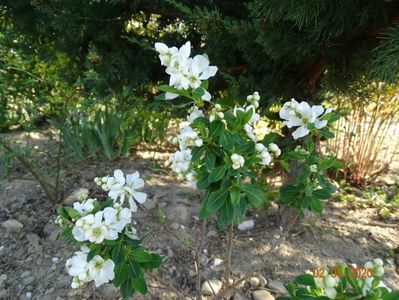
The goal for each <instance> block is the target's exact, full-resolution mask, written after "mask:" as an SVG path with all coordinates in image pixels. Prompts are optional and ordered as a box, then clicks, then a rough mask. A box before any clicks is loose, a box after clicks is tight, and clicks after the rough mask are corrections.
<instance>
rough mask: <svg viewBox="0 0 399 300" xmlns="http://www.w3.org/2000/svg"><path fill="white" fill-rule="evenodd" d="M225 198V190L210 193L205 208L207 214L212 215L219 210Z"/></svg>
mask: <svg viewBox="0 0 399 300" xmlns="http://www.w3.org/2000/svg"><path fill="white" fill-rule="evenodd" d="M226 198H227V189H223V190H217V191H215V192H212V193H211V194H210V196H209V198H208V202H207V206H206V207H207V210H208V212H210V213H213V212H215V211H217V210H219V209H220V208H221V207H222V206H223V204H224V203H225V201H226Z"/></svg>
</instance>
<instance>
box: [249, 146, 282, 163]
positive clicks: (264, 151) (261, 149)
mask: <svg viewBox="0 0 399 300" xmlns="http://www.w3.org/2000/svg"><path fill="white" fill-rule="evenodd" d="M255 150H256V152H257V155H256V157H258V158H259V159H261V161H260V162H259V164H261V165H263V166H267V165H269V164H270V163H271V161H272V156H271V155H270V153H269V151H270V152H272V154H273V155H274V156H275V157H278V156H280V154H281V150H280V148H279V147H278V146H277V145H276V144H274V143H270V144H269V147H268V148H266V146H265V145H263V144H261V143H257V144H256V145H255Z"/></svg>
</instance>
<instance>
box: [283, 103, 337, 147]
mask: <svg viewBox="0 0 399 300" xmlns="http://www.w3.org/2000/svg"><path fill="white" fill-rule="evenodd" d="M331 111H332V109H331V108H328V109H326V110H324V108H323V106H321V105H313V106H310V105H309V103H307V102H305V101H302V102H301V103H298V102H297V101H296V100H295V99H291V101H289V102H286V103H284V105H283V107H282V108H281V109H280V113H279V114H280V118H281V119H283V120H285V121H284V122H283V124H284V125H287V127H288V128H292V127H298V128H297V129H296V130H295V131H294V132H293V133H292V136H293V137H294V139H298V138H301V137H304V136H306V135H307V134H309V132H310V130H309V129H308V125H309V124H313V125H314V127H315V128H317V129H322V128H323V127H325V126H326V125H327V121H326V120H322V117H323V116H324V115H326V114H328V113H330V112H331Z"/></svg>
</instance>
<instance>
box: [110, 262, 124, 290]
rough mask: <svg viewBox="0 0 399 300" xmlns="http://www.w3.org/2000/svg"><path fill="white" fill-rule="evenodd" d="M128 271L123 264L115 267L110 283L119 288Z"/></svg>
mask: <svg viewBox="0 0 399 300" xmlns="http://www.w3.org/2000/svg"><path fill="white" fill-rule="evenodd" d="M127 275H128V270H127V267H126V265H125V264H121V265H116V266H115V277H114V279H113V280H112V283H113V284H114V285H115V286H116V287H118V286H120V285H121V284H122V283H123V282H124V281H125V279H126V278H127Z"/></svg>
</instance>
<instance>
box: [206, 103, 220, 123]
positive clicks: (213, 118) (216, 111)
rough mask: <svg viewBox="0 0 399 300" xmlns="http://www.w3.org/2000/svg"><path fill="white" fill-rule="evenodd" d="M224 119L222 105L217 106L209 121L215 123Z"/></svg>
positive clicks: (213, 109)
mask: <svg viewBox="0 0 399 300" xmlns="http://www.w3.org/2000/svg"><path fill="white" fill-rule="evenodd" d="M223 118H224V113H223V111H222V106H221V105H220V104H215V106H214V107H213V108H212V110H211V112H210V114H209V121H210V122H213V121H214V120H216V119H219V120H222V119H223Z"/></svg>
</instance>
